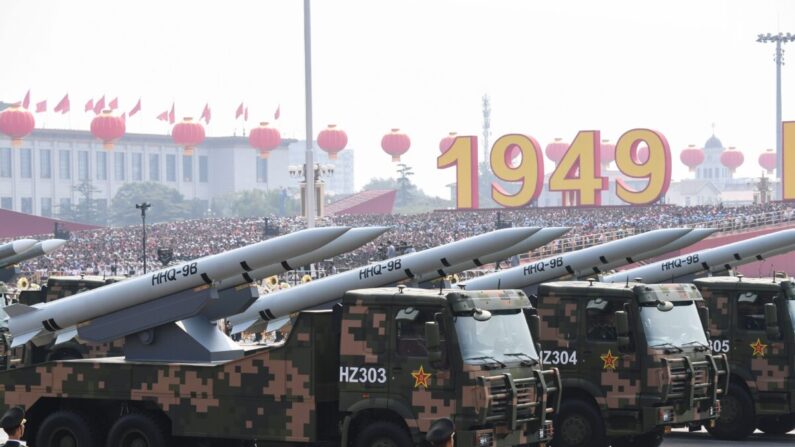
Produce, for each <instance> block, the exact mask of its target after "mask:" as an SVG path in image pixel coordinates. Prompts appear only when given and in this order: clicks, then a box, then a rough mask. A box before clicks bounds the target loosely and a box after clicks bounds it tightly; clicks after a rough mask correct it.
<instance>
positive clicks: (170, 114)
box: [168, 102, 177, 124]
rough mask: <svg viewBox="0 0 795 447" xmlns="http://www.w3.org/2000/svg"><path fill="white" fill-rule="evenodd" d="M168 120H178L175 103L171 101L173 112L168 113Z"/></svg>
mask: <svg viewBox="0 0 795 447" xmlns="http://www.w3.org/2000/svg"><path fill="white" fill-rule="evenodd" d="M168 122H169V124H174V123H175V122H177V117H176V115H175V114H174V103H173V102H172V103H171V112H169V113H168Z"/></svg>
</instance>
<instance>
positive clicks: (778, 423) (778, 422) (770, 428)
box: [756, 413, 795, 435]
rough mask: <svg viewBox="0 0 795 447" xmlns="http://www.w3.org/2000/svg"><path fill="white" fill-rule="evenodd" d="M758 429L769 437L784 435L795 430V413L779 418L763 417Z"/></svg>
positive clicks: (757, 423)
mask: <svg viewBox="0 0 795 447" xmlns="http://www.w3.org/2000/svg"><path fill="white" fill-rule="evenodd" d="M756 427H757V428H758V429H760V430H762V431H763V432H765V434H768V435H784V434H787V433H789V432H791V431H792V430H793V429H795V413H790V414H781V415H778V416H762V417H760V418H759V420H758V421H756Z"/></svg>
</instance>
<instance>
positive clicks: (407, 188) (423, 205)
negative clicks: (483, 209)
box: [362, 176, 451, 214]
mask: <svg viewBox="0 0 795 447" xmlns="http://www.w3.org/2000/svg"><path fill="white" fill-rule="evenodd" d="M362 189H364V190H365V191H369V190H373V189H396V190H398V191H399V192H400V200H395V202H396V203H395V212H397V213H400V214H417V213H427V212H429V211H433V210H437V209H443V208H447V207H449V206H451V203H450V201H449V200H446V199H442V198H439V197H433V196H429V195H427V194H425V192H424V191H422V190H421V189H419V188H417V185H415V184H413V183H411V181H410V180H409V179H408V176H403V178H400V179H393V178H386V179H384V178H373V179H371V180H370V182H369V183H368V184H366V185H365V186H364V188H362Z"/></svg>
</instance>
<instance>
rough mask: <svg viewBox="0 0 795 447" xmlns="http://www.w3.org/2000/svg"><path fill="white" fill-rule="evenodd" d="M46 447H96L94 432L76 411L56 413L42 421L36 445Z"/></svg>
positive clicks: (87, 420) (84, 418)
mask: <svg viewBox="0 0 795 447" xmlns="http://www.w3.org/2000/svg"><path fill="white" fill-rule="evenodd" d="M35 445H41V446H46V447H96V446H99V442H98V440H97V435H96V432H95V431H94V430H93V426H92V425H91V422H90V421H89V419H88V418H86V417H85V416H84V415H83V414H81V413H78V412H76V411H68V410H62V411H56V412H54V413H52V414H50V415H49V416H47V417H46V418H45V419H44V422H42V424H41V425H40V426H39V429H38V432H37V433H36V444H35Z"/></svg>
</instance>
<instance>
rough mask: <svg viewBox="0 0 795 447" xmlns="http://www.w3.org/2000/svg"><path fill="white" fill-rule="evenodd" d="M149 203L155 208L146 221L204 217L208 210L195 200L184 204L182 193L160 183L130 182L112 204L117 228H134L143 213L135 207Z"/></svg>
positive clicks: (150, 209)
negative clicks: (132, 226) (198, 209)
mask: <svg viewBox="0 0 795 447" xmlns="http://www.w3.org/2000/svg"><path fill="white" fill-rule="evenodd" d="M141 202H148V203H150V204H152V207H151V208H149V210H148V211H147V212H146V222H147V223H150V222H151V223H156V222H166V221H169V220H176V219H185V218H190V217H201V216H202V215H203V212H202V211H199V212H198V216H197V215H194V213H196V212H197V211H196V208H200V209H202V210H204V211H206V209H207V206H206V202H204V201H198V202H201V203H203V204H204V205H200V206H199V205H197V204H195V203H194V202H195V201H185V200H184V199H183V197H182V194H180V193H179V191H177V190H176V189H174V188H169V187H168V186H165V185H161V184H160V183H127V184H125V185H124V186H122V187H121V188H119V191H118V192H116V195H115V196H114V197H113V201H112V203H111V220H112V222H113V224H114V225H133V224H137V223H140V222H141V212H140V211H139V210H137V209H136V208H135V204H136V203H141Z"/></svg>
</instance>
